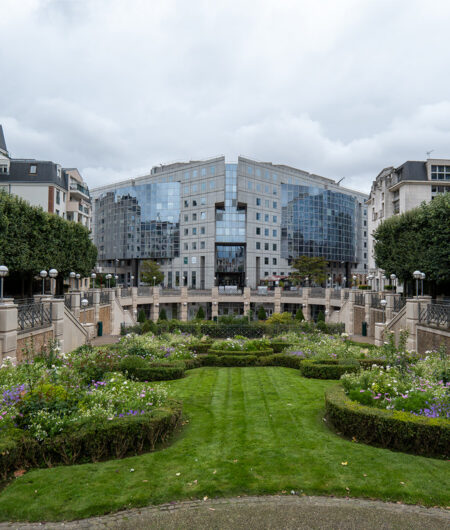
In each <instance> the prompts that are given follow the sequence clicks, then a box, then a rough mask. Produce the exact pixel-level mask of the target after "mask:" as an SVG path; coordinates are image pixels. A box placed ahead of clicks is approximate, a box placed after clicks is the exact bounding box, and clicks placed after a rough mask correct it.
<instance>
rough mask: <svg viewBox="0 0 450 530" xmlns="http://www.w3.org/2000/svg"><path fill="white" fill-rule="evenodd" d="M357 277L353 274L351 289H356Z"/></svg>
mask: <svg viewBox="0 0 450 530" xmlns="http://www.w3.org/2000/svg"><path fill="white" fill-rule="evenodd" d="M357 279H358V278H357V276H356V274H354V275H353V285H352V287H353V289H356V280H357Z"/></svg>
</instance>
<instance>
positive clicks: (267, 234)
mask: <svg viewBox="0 0 450 530" xmlns="http://www.w3.org/2000/svg"><path fill="white" fill-rule="evenodd" d="M264 235H265V236H266V237H268V236H269V229H268V228H264Z"/></svg>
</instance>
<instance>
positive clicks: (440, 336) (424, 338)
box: [417, 326, 450, 355]
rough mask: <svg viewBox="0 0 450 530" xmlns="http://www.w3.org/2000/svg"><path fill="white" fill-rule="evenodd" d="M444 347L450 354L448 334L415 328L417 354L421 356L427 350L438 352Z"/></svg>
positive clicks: (423, 327)
mask: <svg viewBox="0 0 450 530" xmlns="http://www.w3.org/2000/svg"><path fill="white" fill-rule="evenodd" d="M442 345H444V346H445V348H446V351H447V354H450V332H448V331H444V330H442V329H434V328H431V327H425V326H417V352H418V353H419V354H420V355H423V354H424V353H425V352H426V351H429V350H438V349H439V348H440V347H441V346H442Z"/></svg>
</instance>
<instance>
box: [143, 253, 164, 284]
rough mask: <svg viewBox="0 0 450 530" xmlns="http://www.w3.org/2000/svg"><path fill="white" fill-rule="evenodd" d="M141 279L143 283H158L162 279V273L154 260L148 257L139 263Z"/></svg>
mask: <svg viewBox="0 0 450 530" xmlns="http://www.w3.org/2000/svg"><path fill="white" fill-rule="evenodd" d="M153 278H155V279H153ZM141 279H142V281H143V282H144V283H148V284H149V285H153V284H155V285H159V284H160V283H162V282H163V280H164V273H163V272H161V269H160V268H159V265H158V264H157V263H156V261H153V260H151V259H148V260H145V261H143V262H142V264H141Z"/></svg>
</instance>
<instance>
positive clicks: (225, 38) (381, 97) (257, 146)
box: [0, 0, 450, 192]
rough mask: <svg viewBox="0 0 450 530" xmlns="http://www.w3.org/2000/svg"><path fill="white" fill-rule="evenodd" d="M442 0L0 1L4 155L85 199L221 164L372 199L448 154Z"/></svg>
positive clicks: (446, 7) (449, 61)
mask: <svg viewBox="0 0 450 530" xmlns="http://www.w3.org/2000/svg"><path fill="white" fill-rule="evenodd" d="M449 65H450V2H449V1H447V0H441V1H437V0H407V1H403V0H391V1H384V0H339V1H337V0H308V1H303V0H297V1H294V0H273V1H272V0H270V1H269V0H239V1H237V0H236V1H233V0H228V1H225V0H211V1H207V0H203V1H197V0H145V1H144V0H142V1H138V0H20V1H18V0H0V74H1V81H0V123H1V124H2V125H3V128H4V132H5V137H6V142H7V146H8V149H9V151H10V153H11V155H12V156H14V157H27V158H38V159H50V160H53V161H55V162H59V163H60V164H62V165H63V166H66V167H78V168H79V169H80V171H81V172H82V174H83V176H84V178H85V180H86V181H87V182H88V184H89V186H90V187H91V188H93V187H95V186H99V185H102V184H108V183H111V182H113V181H116V180H120V179H124V178H131V177H134V176H138V175H142V174H145V173H147V172H148V171H149V169H150V168H151V167H152V166H153V165H158V164H160V163H168V162H173V161H186V160H191V159H202V158H209V157H212V156H216V155H219V154H223V155H225V156H226V157H227V160H228V161H230V162H232V161H235V160H236V158H237V156H238V155H240V154H241V155H245V156H248V157H250V158H254V159H256V160H261V161H271V162H273V163H281V164H288V165H292V166H294V167H298V168H300V169H303V170H306V171H310V172H313V173H317V174H320V175H323V176H326V177H329V178H333V179H339V178H342V177H345V180H344V182H343V183H342V184H343V185H346V186H348V187H353V188H355V189H359V190H362V191H366V192H367V191H369V189H370V184H371V181H372V180H373V179H374V178H375V177H376V175H377V174H378V173H379V171H381V169H382V168H383V167H386V166H391V165H394V166H396V165H399V164H401V163H402V162H404V161H405V160H424V159H425V158H426V152H427V151H429V150H432V149H433V150H434V151H433V153H432V155H431V156H432V157H437V158H438V157H441V158H445V157H447V158H450V67H449Z"/></svg>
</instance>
